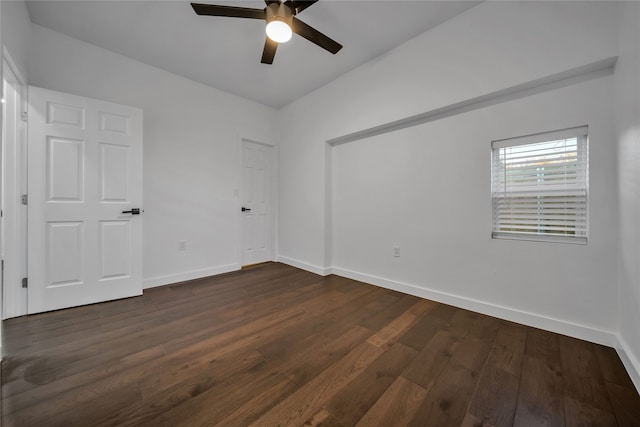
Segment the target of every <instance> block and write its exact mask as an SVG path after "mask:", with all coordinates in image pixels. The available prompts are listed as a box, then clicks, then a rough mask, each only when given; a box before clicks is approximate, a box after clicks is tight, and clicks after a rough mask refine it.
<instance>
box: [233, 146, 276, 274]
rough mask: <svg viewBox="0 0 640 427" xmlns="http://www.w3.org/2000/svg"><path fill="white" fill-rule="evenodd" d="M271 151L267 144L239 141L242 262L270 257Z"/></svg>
mask: <svg viewBox="0 0 640 427" xmlns="http://www.w3.org/2000/svg"><path fill="white" fill-rule="evenodd" d="M272 150H273V149H272V148H271V147H270V146H268V145H264V144H259V143H256V142H251V141H244V140H243V141H242V178H241V179H242V183H241V187H240V193H241V194H240V203H241V206H242V207H241V212H240V217H241V230H242V239H241V240H242V242H241V245H242V265H251V264H257V263H260V262H265V261H271V260H272V259H273V214H272V211H271V194H272V193H271V180H272V176H271V168H272Z"/></svg>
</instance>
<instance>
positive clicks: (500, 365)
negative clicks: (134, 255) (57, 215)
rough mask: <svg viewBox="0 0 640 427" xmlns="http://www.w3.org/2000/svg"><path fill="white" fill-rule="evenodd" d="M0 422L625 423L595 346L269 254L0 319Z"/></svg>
mask: <svg viewBox="0 0 640 427" xmlns="http://www.w3.org/2000/svg"><path fill="white" fill-rule="evenodd" d="M4 327H5V329H4V333H5V337H4V347H5V354H7V355H8V356H7V357H6V358H5V360H4V361H3V363H2V425H3V426H30V425H42V426H63V425H64V426H69V425H75V426H128V425H135V426H146V425H148V426H178V425H184V426H213V425H220V426H225V427H226V426H248V425H252V426H260V427H265V426H266V427H270V426H277V425H291V426H355V425H357V426H404V425H411V426H438V427H439V426H467V427H472V426H478V427H479V426H495V427H498V426H511V425H516V426H584V425H593V426H616V425H619V426H634V425H635V426H638V425H640V397H639V396H638V393H637V391H636V389H635V388H634V386H633V384H632V383H631V380H630V379H629V376H628V375H627V373H626V372H625V369H624V367H623V365H622V363H621V362H620V359H619V358H618V356H617V354H616V352H615V351H614V350H613V349H611V348H607V347H603V346H599V345H595V344H591V343H588V342H585V341H580V340H577V339H573V338H569V337H565V336H561V335H557V334H553V333H550V332H545V331H541V330H538V329H533V328H529V327H525V326H522V325H518V324H515V323H511V322H507V321H503V320H499V319H495V318H492V317H488V316H484V315H480V314H476V313H473V312H470V311H466V310H461V309H457V308H454V307H451V306H447V305H443V304H439V303H435V302H432V301H427V300H422V299H420V298H417V297H413V296H409V295H404V294H401V293H398V292H393V291H389V290H385V289H381V288H377V287H374V286H370V285H366V284H363V283H360V282H356V281H353V280H348V279H344V278H340V277H335V276H329V277H325V278H323V277H320V276H316V275H314V274H311V273H307V272H304V271H301V270H297V269H295V268H292V267H288V266H285V265H282V264H274V263H271V264H266V265H262V266H258V267H254V268H251V269H247V270H244V271H241V272H236V273H230V274H226V275H221V276H217V277H213V278H209V279H202V280H196V281H192V282H188V283H183V284H178V285H172V286H165V287H162V288H156V289H150V290H147V291H145V293H144V296H142V297H137V298H131V299H126V300H121V301H115V302H108V303H102V304H96V305H91V306H86V307H79V308H72V309H68V310H61V311H57V312H51V313H45V314H40V315H35V316H29V317H22V318H17V319H11V320H8V321H5V322H4Z"/></svg>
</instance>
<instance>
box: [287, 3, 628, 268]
mask: <svg viewBox="0 0 640 427" xmlns="http://www.w3.org/2000/svg"><path fill="white" fill-rule="evenodd" d="M617 19H618V15H617V5H616V4H614V3H606V2H605V3H598V2H485V3H482V4H480V5H479V6H476V7H474V8H472V9H470V10H468V11H467V12H465V13H463V14H461V15H459V16H457V17H456V18H454V19H452V20H451V21H448V22H445V23H444V24H442V25H440V26H438V27H436V28H434V29H433V30H431V31H428V32H426V33H424V34H422V35H420V36H418V37H416V38H415V39H413V40H410V41H408V42H407V43H405V44H403V45H401V46H399V47H397V48H395V49H393V50H391V51H389V52H387V53H386V54H384V55H382V56H381V57H379V58H377V59H375V60H373V61H371V62H369V63H367V64H365V65H363V66H361V67H359V68H357V69H356V70H354V71H352V72H350V73H348V74H346V75H344V76H342V77H340V78H338V79H337V80H335V81H334V82H332V83H330V84H328V85H326V86H324V87H323V88H320V89H319V90H316V91H315V92H312V93H311V94H309V95H307V96H306V97H304V98H302V99H300V100H298V101H296V102H294V103H292V104H290V105H289V106H287V107H285V108H283V109H282V110H281V114H280V118H281V121H282V140H281V148H280V162H279V163H280V166H281V167H280V179H279V183H280V186H279V188H280V214H279V228H280V231H279V239H280V240H279V253H280V255H281V258H282V259H283V260H287V261H288V262H289V261H292V260H297V261H299V262H298V265H306V266H307V267H308V268H311V269H313V270H315V271H326V269H327V268H329V267H330V266H331V260H330V259H329V257H328V256H327V252H328V251H326V250H325V249H326V248H325V247H324V245H325V235H326V233H325V231H327V230H326V229H327V225H328V224H329V223H330V219H329V218H327V216H326V213H325V208H326V206H327V204H326V203H325V182H326V176H325V141H327V140H328V139H331V138H335V137H339V136H342V135H345V134H348V133H351V132H354V131H358V130H362V129H366V128H369V127H372V126H376V125H380V124H383V123H386V122H389V121H392V120H398V119H402V118H405V117H408V116H411V115H414V114H420V113H423V112H426V111H430V110H433V109H436V108H439V107H444V106H447V105H450V104H453V103H456V102H460V101H465V100H468V99H470V98H473V97H476V96H480V95H484V94H490V93H493V92H495V91H497V90H500V89H503V88H506V87H511V86H514V85H518V84H522V83H526V82H529V81H532V80H535V79H538V78H542V77H546V76H549V75H552V74H554V73H557V72H561V71H565V70H568V69H572V68H575V67H579V66H583V65H585V64H589V63H592V62H595V61H598V60H601V59H604V58H608V57H611V56H615V55H617V27H616V25H617Z"/></svg>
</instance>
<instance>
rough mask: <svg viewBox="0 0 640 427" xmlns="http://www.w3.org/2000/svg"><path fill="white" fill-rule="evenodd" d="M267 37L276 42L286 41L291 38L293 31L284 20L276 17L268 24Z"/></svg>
mask: <svg viewBox="0 0 640 427" xmlns="http://www.w3.org/2000/svg"><path fill="white" fill-rule="evenodd" d="M266 31H267V37H269V38H270V39H271V40H273V41H274V42H276V43H286V42H288V41H289V40H291V36H292V35H293V32H292V31H291V27H290V26H289V25H288V24H287V23H286V22H284V21H281V20H279V19H274V20H272V21H271V22H269V23H268V24H267V28H266Z"/></svg>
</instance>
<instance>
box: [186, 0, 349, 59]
mask: <svg viewBox="0 0 640 427" xmlns="http://www.w3.org/2000/svg"><path fill="white" fill-rule="evenodd" d="M317 1H318V0H310V1H302V0H286V1H284V2H281V1H280V0H265V3H266V4H267V7H265V8H264V9H253V8H249V7H236V6H219V5H213V4H202V3H191V6H192V7H193V10H194V11H195V12H196V13H197V14H198V15H208V16H228V17H232V18H249V19H264V20H265V21H266V22H267V27H266V32H267V38H266V41H265V43H264V49H263V51H262V60H261V61H260V62H262V63H263V64H273V57H274V56H275V54H276V49H277V48H278V44H279V43H285V42H287V41H289V40H290V39H291V36H292V33H296V34H298V35H299V36H302V37H304V38H305V39H307V40H309V41H310V42H312V43H315V44H317V45H318V46H320V47H321V48H323V49H325V50H328V51H329V52H331V53H333V54H335V53H337V52H338V51H339V50H340V49H342V45H341V44H340V43H338V42H336V41H335V40H332V39H331V38H329V37H327V36H325V35H324V34H322V33H321V32H320V31H318V30H316V29H315V28H313V27H310V26H309V25H307V24H305V23H304V22H302V21H301V20H299V19H298V18H296V15H297V14H299V13H300V12H302V11H303V10H305V9H306V8H308V7H309V6H312V5H313V4H314V3H316V2H317Z"/></svg>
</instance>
